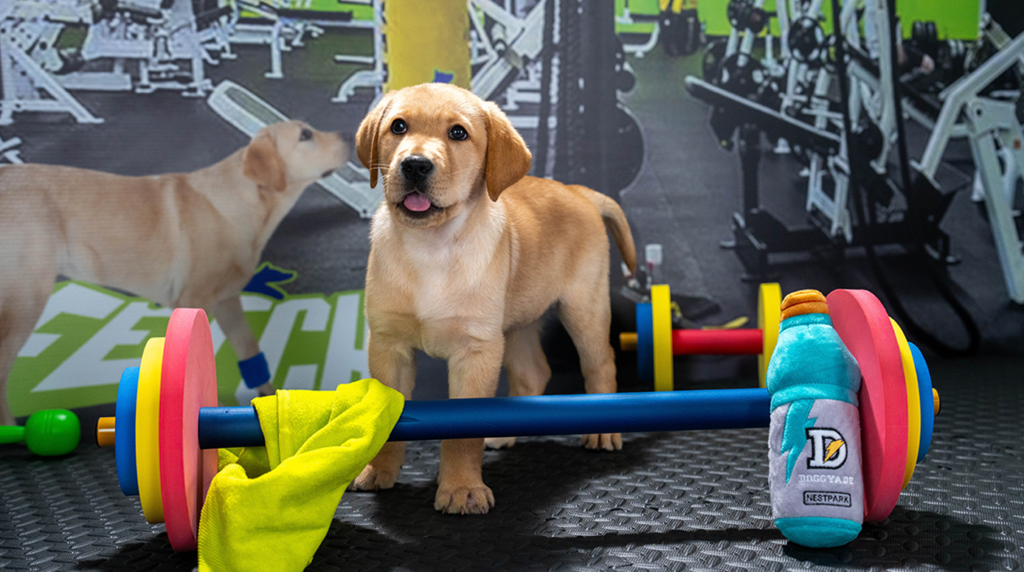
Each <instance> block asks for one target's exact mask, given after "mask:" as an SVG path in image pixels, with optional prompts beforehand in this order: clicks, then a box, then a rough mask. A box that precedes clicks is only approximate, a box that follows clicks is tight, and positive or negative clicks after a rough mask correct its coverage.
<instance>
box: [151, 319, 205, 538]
mask: <svg viewBox="0 0 1024 572" xmlns="http://www.w3.org/2000/svg"><path fill="white" fill-rule="evenodd" d="M216 406H217V365H216V363H215V361H214V355H213V341H212V339H211V337H210V323H209V320H208V319H207V317H206V312H204V311H202V310H194V309H189V308H179V309H177V310H175V311H174V313H172V314H171V321H170V324H168V326H167V337H166V339H165V341H164V359H163V370H162V373H161V376H160V492H161V497H162V499H163V504H164V523H165V524H166V525H167V537H168V538H169V539H170V541H171V547H172V548H174V549H175V550H178V551H186V550H195V549H196V547H197V531H198V529H199V514H200V511H201V509H202V506H203V500H205V498H206V491H207V490H208V489H209V488H210V481H211V480H212V479H213V476H214V474H216V472H217V450H216V449H209V450H205V451H204V450H202V449H200V448H199V408H200V407H216Z"/></svg>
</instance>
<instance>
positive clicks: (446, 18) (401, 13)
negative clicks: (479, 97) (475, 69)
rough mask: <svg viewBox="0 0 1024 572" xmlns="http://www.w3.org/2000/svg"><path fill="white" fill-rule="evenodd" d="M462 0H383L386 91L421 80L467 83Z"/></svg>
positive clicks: (466, 9)
mask: <svg viewBox="0 0 1024 572" xmlns="http://www.w3.org/2000/svg"><path fill="white" fill-rule="evenodd" d="M468 4H469V3H468V2H466V0H430V1H429V2H425V1H423V0H386V1H385V2H384V18H385V21H386V22H387V24H386V30H385V33H386V35H387V64H388V81H387V84H386V85H385V86H384V87H385V90H386V91H390V90H393V89H400V88H403V87H407V86H410V85H417V84H421V83H430V82H442V83H451V84H454V85H457V86H460V87H464V88H466V89H469V88H470V81H471V79H472V77H471V71H470V65H469V6H468Z"/></svg>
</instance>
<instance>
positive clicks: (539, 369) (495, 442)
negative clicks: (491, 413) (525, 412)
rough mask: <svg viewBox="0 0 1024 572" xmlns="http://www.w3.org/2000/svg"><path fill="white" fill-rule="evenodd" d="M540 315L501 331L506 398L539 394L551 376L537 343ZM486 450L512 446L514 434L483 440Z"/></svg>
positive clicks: (545, 359)
mask: <svg viewBox="0 0 1024 572" xmlns="http://www.w3.org/2000/svg"><path fill="white" fill-rule="evenodd" d="M542 326H543V318H541V319H540V320H537V321H536V322H534V323H532V324H528V325H526V326H523V327H522V328H519V329H516V330H512V331H510V332H508V333H506V334H505V357H504V358H503V360H502V363H503V365H504V366H505V371H506V372H507V373H508V389H509V391H508V394H509V396H510V397H518V396H524V395H543V394H544V388H545V387H547V385H548V381H549V380H550V379H551V367H550V366H548V358H547V357H546V356H545V355H544V350H543V349H542V348H541V345H540V334H541V329H542ZM484 443H485V444H486V445H487V447H488V448H490V449H504V448H506V447H511V446H512V445H515V443H516V438H515V437H494V438H490V439H485V440H484Z"/></svg>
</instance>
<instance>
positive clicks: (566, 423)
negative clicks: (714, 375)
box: [199, 389, 771, 449]
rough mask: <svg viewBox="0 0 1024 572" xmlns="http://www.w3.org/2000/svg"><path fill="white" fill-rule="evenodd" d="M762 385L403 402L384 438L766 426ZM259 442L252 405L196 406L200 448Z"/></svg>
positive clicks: (765, 394)
mask: <svg viewBox="0 0 1024 572" xmlns="http://www.w3.org/2000/svg"><path fill="white" fill-rule="evenodd" d="M770 403H771V401H770V399H769V397H768V390H766V389H717V390H690V391H668V392H643V393H610V394H597V395H543V396H537V397H492V398H480V399H447V400H438V401H407V402H406V403H405V409H404V410H403V411H402V416H401V418H400V419H399V420H398V423H397V424H396V425H395V428H394V430H392V431H391V436H390V437H389V438H388V440H389V441H429V440H434V439H473V438H482V437H528V436H533V435H577V434H581V435H582V434H594V433H642V432H647V431H691V430H706V429H743V428H754V427H768V423H769V415H770V413H771V407H770ZM263 444H264V437H263V431H262V430H261V429H260V423H259V419H258V418H257V416H256V410H255V409H254V408H253V407H245V406H242V407H204V408H202V409H200V410H199V446H200V447H201V448H203V449H217V448H222V447H250V446H260V445H263Z"/></svg>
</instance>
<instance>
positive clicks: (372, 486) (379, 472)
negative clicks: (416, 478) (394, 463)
mask: <svg viewBox="0 0 1024 572" xmlns="http://www.w3.org/2000/svg"><path fill="white" fill-rule="evenodd" d="M396 480H398V471H387V470H383V469H380V468H377V467H374V466H373V465H367V466H366V467H365V468H364V469H363V472H362V473H359V476H358V477H356V478H355V480H353V481H352V482H351V483H349V485H348V490H350V491H378V490H380V489H390V488H391V487H393V486H395V481H396Z"/></svg>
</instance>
